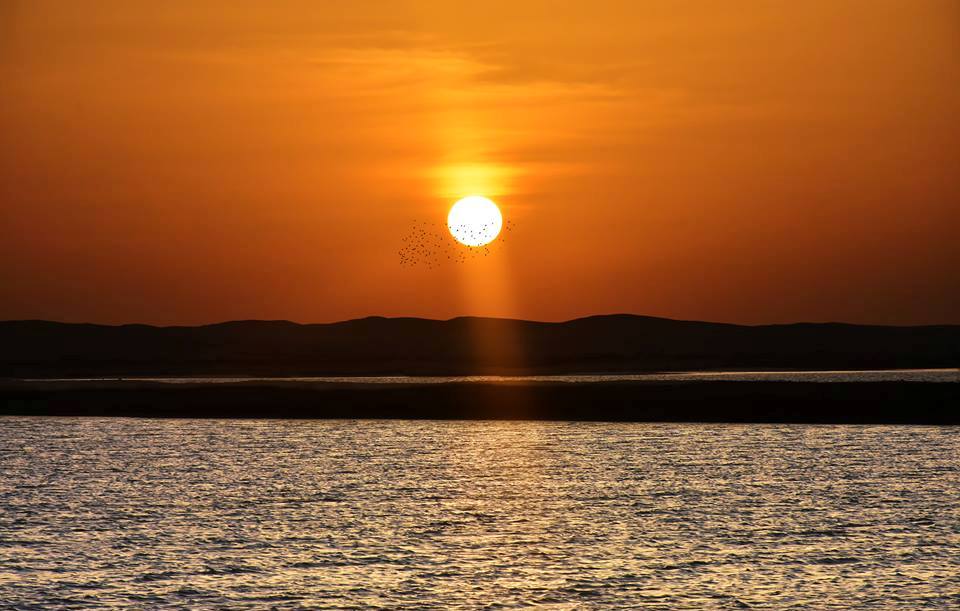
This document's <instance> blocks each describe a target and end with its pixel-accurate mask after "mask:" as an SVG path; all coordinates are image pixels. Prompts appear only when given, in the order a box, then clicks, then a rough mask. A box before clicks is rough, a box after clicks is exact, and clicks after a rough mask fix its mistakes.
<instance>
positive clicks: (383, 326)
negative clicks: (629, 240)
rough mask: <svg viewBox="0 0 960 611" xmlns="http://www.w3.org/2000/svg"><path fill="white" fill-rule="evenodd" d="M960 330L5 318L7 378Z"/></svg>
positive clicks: (939, 346)
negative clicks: (184, 323)
mask: <svg viewBox="0 0 960 611" xmlns="http://www.w3.org/2000/svg"><path fill="white" fill-rule="evenodd" d="M958 364H960V326H956V325H943V326H923V327H893V326H865V325H851V324H840V323H822V324H821V323H799V324H787V325H761V326H743V325H733V324H721V323H709V322H696V321H681V320H670V319H663V318H653V317H647V316H634V315H625V314H623V315H620V314H618V315H606V316H591V317H587V318H580V319H576V320H571V321H567V322H560V323H545V322H533V321H523V320H509V319H493V318H471V317H463V318H454V319H451V320H427V319H418V318H382V317H370V318H363V319H357V320H350V321H344V322H337V323H329V324H308V325H302V324H296V323H292V322H287V321H235V322H226V323H220V324H214V325H205V326H196V327H156V326H150V325H120V326H108V325H93V324H72V323H58V322H48V321H6V322H0V377H71V376H130V375H263V376H287V375H358V374H366V375H377V374H409V375H427V374H434V375H456V374H480V373H503V374H510V373H591V372H627V371H630V372H636V371H663V370H698V369H751V368H797V369H834V368H836V369H860V368H862V369H868V368H912V367H956V366H957V365H958Z"/></svg>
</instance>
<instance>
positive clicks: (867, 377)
mask: <svg viewBox="0 0 960 611" xmlns="http://www.w3.org/2000/svg"><path fill="white" fill-rule="evenodd" d="M118 379H122V380H124V381H127V382H159V383H165V384H234V383H242V382H271V383H284V382H287V383H296V384H302V383H317V384H325V383H326V384H329V383H357V384H446V383H451V382H566V383H570V384H589V383H598V382H671V381H672V382H697V381H701V382H716V381H731V382H757V381H760V382H762V381H766V382H960V369H876V370H852V371H851V370H842V371H839V370H838V371H682V372H667V373H638V374H622V373H619V374H583V375H533V376H492V375H479V376H478V375H474V376H319V377H317V376H314V377H282V378H276V377H274V378H262V377H176V378H169V377H127V378H54V379H48V378H44V379H31V380H24V381H26V382H71V383H77V382H112V381H116V380H118Z"/></svg>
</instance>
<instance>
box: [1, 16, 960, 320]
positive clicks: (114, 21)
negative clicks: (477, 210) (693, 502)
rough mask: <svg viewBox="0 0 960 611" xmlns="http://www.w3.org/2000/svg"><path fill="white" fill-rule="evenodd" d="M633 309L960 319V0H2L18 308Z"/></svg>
mask: <svg viewBox="0 0 960 611" xmlns="http://www.w3.org/2000/svg"><path fill="white" fill-rule="evenodd" d="M471 194H478V195H484V196H486V197H489V198H491V199H493V200H494V201H496V202H497V204H499V206H500V208H501V210H502V212H503V215H504V218H505V219H506V220H507V221H509V222H510V223H511V224H512V229H511V231H510V232H509V234H508V235H504V236H503V237H502V239H500V240H498V241H497V242H495V243H494V244H493V245H492V247H491V250H490V254H489V256H485V257H474V258H472V259H468V260H467V261H466V262H464V263H449V262H446V261H445V260H444V261H438V262H437V264H436V265H434V266H432V267H427V266H424V265H417V266H409V265H401V264H400V261H399V259H398V250H399V249H400V248H401V247H402V242H401V241H402V239H403V237H404V236H405V235H407V234H408V233H409V232H410V230H411V228H412V227H414V226H415V224H416V223H421V222H428V223H435V224H436V226H437V227H439V229H438V231H441V230H443V231H445V230H444V229H443V225H444V223H445V220H446V215H447V211H448V210H449V208H450V206H451V205H452V204H453V203H454V201H456V200H457V199H459V198H461V197H463V196H466V195H471ZM445 237H446V238H447V239H450V240H452V238H450V236H449V234H447V235H446V236H445ZM459 248H466V247H459ZM610 312H633V313H638V314H647V315H653V316H667V317H672V318H688V319H700V320H717V321H725V322H741V323H768V322H792V321H799V320H804V321H825V320H841V321H848V322H861V323H883V324H888V323H889V324H926V323H948V322H952V323H960V2H957V1H956V0H896V1H889V0H829V1H828V0H823V1H809V2H786V1H760V0H757V1H747V0H743V1H737V2H717V1H713V0H704V1H700V2H695V1H655V2H649V1H643V2H641V1H638V0H618V1H611V0H597V1H593V2H583V1H582V0H577V1H567V0H503V1H501V0H490V1H486V2H452V1H450V0H422V1H389V2H387V1H383V2H379V1H360V0H349V1H348V0H344V1H339V0H338V1H334V0H329V1H316V0H277V1H271V2H266V1H241V0H219V1H214V0H204V1H202V2H199V1H195V0H188V1H180V0H175V1H164V2H146V1H143V2H139V1H131V0H105V1H97V0H90V1H84V2H77V1H71V0H64V1H61V2H52V1H47V0H3V1H2V2H0V319H21V318H44V319H53V320H63V321H73V322H100V323H127V322H146V323H154V324H199V323H209V322H217V321H222V320H228V319H250V318H260V319H290V320H295V321H299V322H326V321H333V320H340V319H346V318H357V317H361V316H367V315H385V316H404V315H409V316H423V317H430V318H449V317H453V316H459V315H492V316H509V317H517V318H527V319H538V320H564V319H569V318H574V317H578V316H585V315H590V314H596V313H610Z"/></svg>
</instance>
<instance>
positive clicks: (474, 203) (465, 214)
mask: <svg viewBox="0 0 960 611" xmlns="http://www.w3.org/2000/svg"><path fill="white" fill-rule="evenodd" d="M447 227H448V228H449V229H450V235H452V236H453V237H454V239H455V240H456V241H458V242H460V243H461V244H464V245H465V246H483V245H485V244H489V243H490V242H492V241H494V240H495V239H497V236H498V235H500V229H502V228H503V216H502V215H501V214H500V209H499V208H497V205H496V204H495V203H493V202H492V201H490V200H489V199H487V198H486V197H480V196H479V195H471V196H470V197H464V198H463V199H461V200H460V201H458V202H457V203H455V204H454V205H453V207H452V208H450V214H448V215H447Z"/></svg>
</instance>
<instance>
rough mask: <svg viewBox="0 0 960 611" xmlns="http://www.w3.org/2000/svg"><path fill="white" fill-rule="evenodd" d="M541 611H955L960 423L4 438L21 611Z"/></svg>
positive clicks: (526, 425) (51, 428)
mask: <svg viewBox="0 0 960 611" xmlns="http://www.w3.org/2000/svg"><path fill="white" fill-rule="evenodd" d="M528 606H542V607H544V608H548V609H620V608H623V609H626V608H643V609H670V610H676V609H957V608H960V428H957V427H921V426H808V425H755V424H751V425H722V424H649V423H635V424H630V423H626V424H624V423H587V422H576V423H574V422H523V421H521V422H497V421H483V422H480V421H478V422H471V421H404V420H391V421H381V420H364V421H359V420H269V419H267V420H207V419H203V420H190V419H168V420H161V419H147V418H60V417H15V416H11V417H2V418H0V608H3V609H111V608H124V609H509V608H522V607H528Z"/></svg>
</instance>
